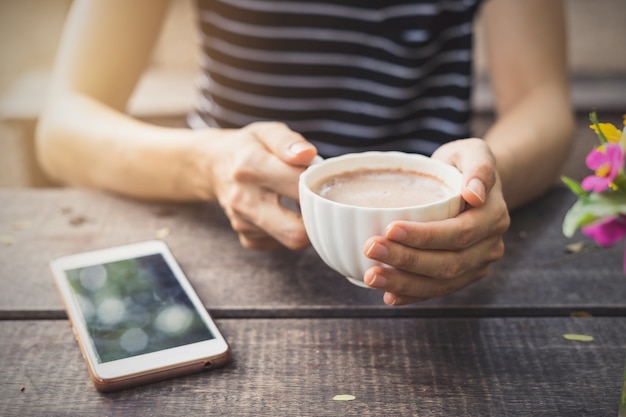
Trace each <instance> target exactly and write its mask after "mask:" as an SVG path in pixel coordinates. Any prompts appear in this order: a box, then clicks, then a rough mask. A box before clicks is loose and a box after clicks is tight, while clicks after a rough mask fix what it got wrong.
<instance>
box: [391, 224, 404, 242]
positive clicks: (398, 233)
mask: <svg viewBox="0 0 626 417" xmlns="http://www.w3.org/2000/svg"><path fill="white" fill-rule="evenodd" d="M386 237H387V239H390V240H393V241H396V242H403V241H404V239H406V237H407V232H406V230H404V229H403V228H401V227H398V226H391V227H389V229H387V233H386Z"/></svg>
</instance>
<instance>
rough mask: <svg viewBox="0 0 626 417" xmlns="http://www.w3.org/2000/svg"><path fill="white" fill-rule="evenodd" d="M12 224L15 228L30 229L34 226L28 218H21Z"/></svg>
mask: <svg viewBox="0 0 626 417" xmlns="http://www.w3.org/2000/svg"><path fill="white" fill-rule="evenodd" d="M11 226H12V227H13V230H28V229H30V228H31V227H32V226H33V224H32V222H29V221H28V220H20V221H17V222H13V224H12V225H11Z"/></svg>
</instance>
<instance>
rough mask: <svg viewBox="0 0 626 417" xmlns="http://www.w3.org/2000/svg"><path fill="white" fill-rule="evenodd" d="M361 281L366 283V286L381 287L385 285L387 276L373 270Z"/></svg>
mask: <svg viewBox="0 0 626 417" xmlns="http://www.w3.org/2000/svg"><path fill="white" fill-rule="evenodd" d="M363 281H364V282H365V284H367V286H369V287H373V288H383V287H385V285H387V278H386V277H385V276H384V275H380V274H377V273H375V272H374V273H372V274H369V275H366V276H365V278H364V280H363Z"/></svg>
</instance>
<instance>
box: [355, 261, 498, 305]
mask: <svg viewBox="0 0 626 417" xmlns="http://www.w3.org/2000/svg"><path fill="white" fill-rule="evenodd" d="M487 272H488V266H483V267H480V268H478V269H475V270H472V271H468V272H467V273H466V274H464V275H463V276H460V277H458V278H455V279H453V280H438V279H434V278H431V277H426V276H422V275H418V274H409V273H407V272H404V271H400V270H397V269H394V268H383V267H381V266H374V267H372V268H370V269H369V270H368V271H366V273H365V276H364V278H363V279H364V282H365V284H366V285H367V286H369V287H370V288H374V289H378V290H382V291H385V295H384V297H383V299H384V301H385V304H388V305H402V304H408V303H412V302H416V301H424V300H428V299H431V298H441V297H444V296H446V295H448V294H450V293H452V292H454V291H457V290H459V289H461V288H463V287H466V286H468V285H470V284H471V283H473V282H475V281H477V280H479V279H481V278H483V277H484V276H486V275H487Z"/></svg>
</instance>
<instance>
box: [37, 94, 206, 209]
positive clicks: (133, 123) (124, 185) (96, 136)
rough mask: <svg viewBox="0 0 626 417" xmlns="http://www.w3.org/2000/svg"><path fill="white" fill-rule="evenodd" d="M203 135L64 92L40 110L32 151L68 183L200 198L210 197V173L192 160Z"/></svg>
mask: <svg viewBox="0 0 626 417" xmlns="http://www.w3.org/2000/svg"><path fill="white" fill-rule="evenodd" d="M207 134H210V131H207V132H203V133H200V132H194V131H192V130H190V129H175V128H164V127H158V126H154V125H150V124H147V123H143V122H140V121H138V120H135V119H132V118H130V117H128V116H126V115H125V114H122V113H119V112H117V111H115V110H113V109H111V108H109V107H107V106H105V105H103V104H101V103H99V102H97V101H95V100H93V99H90V98H87V97H85V96H82V95H79V94H65V95H63V97H62V98H59V99H56V101H53V102H51V104H50V106H48V109H47V110H46V111H45V112H44V114H43V115H42V118H41V121H40V123H39V125H38V128H37V153H38V158H39V161H40V164H41V165H42V167H43V168H44V170H45V171H46V172H47V173H48V174H49V175H50V176H51V177H53V178H55V179H57V180H59V181H61V182H63V183H66V184H69V185H75V186H84V187H92V188H99V189H104V190H109V191H113V192H117V193H121V194H124V195H128V196H132V197H138V198H146V199H160V200H199V199H205V200H206V199H213V198H214V195H213V191H212V189H211V181H210V176H209V175H208V173H205V172H200V171H201V170H202V164H199V163H197V160H198V158H200V155H198V152H199V149H200V147H199V146H198V143H199V141H202V140H205V141H206V138H205V137H201V135H205V136H206V135H207ZM203 146H206V143H203ZM207 166H208V165H207Z"/></svg>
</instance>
